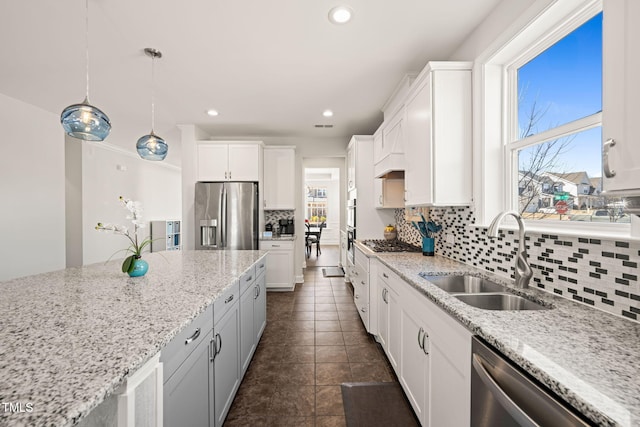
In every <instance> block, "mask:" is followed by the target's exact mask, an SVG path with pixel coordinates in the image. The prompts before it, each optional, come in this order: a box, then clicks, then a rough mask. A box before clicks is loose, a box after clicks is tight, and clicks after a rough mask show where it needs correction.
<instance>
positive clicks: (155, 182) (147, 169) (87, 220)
mask: <svg viewBox="0 0 640 427" xmlns="http://www.w3.org/2000/svg"><path fill="white" fill-rule="evenodd" d="M120 196H123V197H125V198H128V199H132V200H138V201H140V202H141V203H142V208H143V210H144V211H143V213H142V216H143V220H145V221H147V222H148V221H152V220H162V219H178V220H179V219H181V218H182V188H181V171H180V168H178V167H176V166H174V165H171V164H168V163H165V162H151V161H148V160H142V159H141V158H140V157H139V156H138V155H137V154H136V153H134V152H133V151H131V152H129V151H125V150H123V149H121V148H118V147H114V146H112V145H109V144H105V143H86V142H84V143H83V144H82V205H83V209H82V242H83V263H84V264H91V263H95V262H102V261H105V260H107V259H108V258H109V257H110V256H111V255H113V254H114V253H115V252H116V251H118V250H121V249H125V248H127V247H128V245H129V244H128V243H129V241H128V239H127V238H126V237H124V236H122V235H115V234H112V233H101V232H98V231H96V230H95V228H94V227H95V225H96V223H98V222H103V223H114V224H120V225H125V226H127V227H130V228H133V224H132V223H131V221H130V220H128V219H126V217H127V215H128V213H129V211H127V210H126V209H125V208H124V207H122V205H121V203H120V201H119V200H118V199H119V197H120ZM149 232H150V229H149V227H148V224H147V227H145V228H143V229H142V230H141V231H140V232H139V236H140V237H141V238H144V237H146V236H148V235H149ZM124 256H125V254H124V252H120V253H118V254H117V255H116V256H114V259H118V258H124Z"/></svg>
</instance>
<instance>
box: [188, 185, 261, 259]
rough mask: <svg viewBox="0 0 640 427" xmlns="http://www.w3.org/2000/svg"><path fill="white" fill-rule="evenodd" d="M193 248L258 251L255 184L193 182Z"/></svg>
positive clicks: (256, 187)
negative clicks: (194, 227)
mask: <svg viewBox="0 0 640 427" xmlns="http://www.w3.org/2000/svg"><path fill="white" fill-rule="evenodd" d="M195 215H196V218H195V220H196V221H195V225H196V249H258V183H257V182H197V183H196V200H195Z"/></svg>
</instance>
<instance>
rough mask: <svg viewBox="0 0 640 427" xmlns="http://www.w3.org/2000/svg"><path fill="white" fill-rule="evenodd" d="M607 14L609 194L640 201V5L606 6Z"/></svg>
mask: <svg viewBox="0 0 640 427" xmlns="http://www.w3.org/2000/svg"><path fill="white" fill-rule="evenodd" d="M603 8H604V13H603V47H604V49H603V105H602V126H603V129H602V137H603V139H604V147H603V157H604V158H603V166H604V180H603V188H604V190H605V191H606V192H620V193H621V194H625V193H627V194H634V195H640V162H639V161H638V159H639V158H640V144H639V143H638V138H637V136H636V133H637V130H636V129H635V124H636V123H635V122H636V120H637V118H638V117H640V78H638V76H637V75H636V73H637V72H638V70H640V55H638V40H640V26H639V25H638V21H639V20H640V2H638V1H637V0H616V1H605V2H603Z"/></svg>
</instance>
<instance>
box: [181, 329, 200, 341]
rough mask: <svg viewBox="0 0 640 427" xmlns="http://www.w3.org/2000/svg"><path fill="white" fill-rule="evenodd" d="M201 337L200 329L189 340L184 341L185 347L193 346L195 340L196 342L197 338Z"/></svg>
mask: <svg viewBox="0 0 640 427" xmlns="http://www.w3.org/2000/svg"><path fill="white" fill-rule="evenodd" d="M199 336H200V328H198V329H196V331H195V332H194V333H193V335H191V336H190V337H189V338H187V339H186V340H185V341H184V345H188V344H191V343H192V342H193V340H195V339H196V338H198V337H199Z"/></svg>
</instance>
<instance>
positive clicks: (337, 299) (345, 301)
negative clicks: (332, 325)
mask: <svg viewBox="0 0 640 427" xmlns="http://www.w3.org/2000/svg"><path fill="white" fill-rule="evenodd" d="M333 299H334V300H335V302H336V304H348V303H351V304H353V297H349V296H346V297H337V296H334V297H333Z"/></svg>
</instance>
